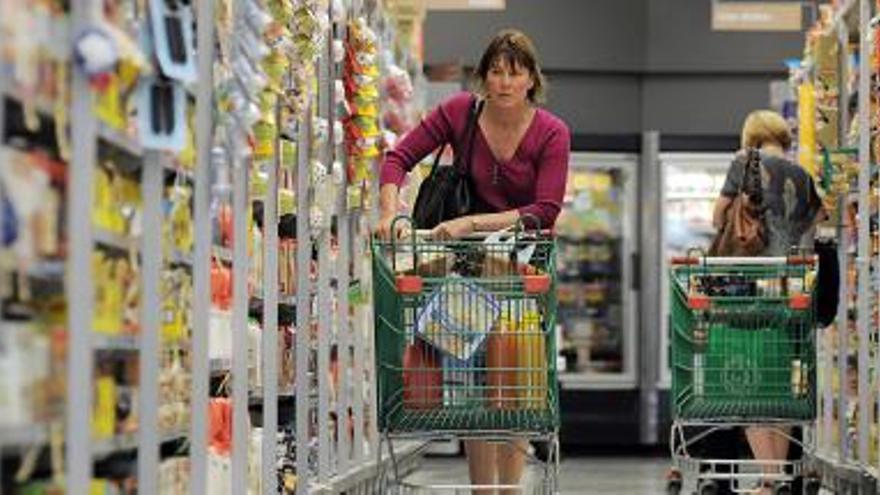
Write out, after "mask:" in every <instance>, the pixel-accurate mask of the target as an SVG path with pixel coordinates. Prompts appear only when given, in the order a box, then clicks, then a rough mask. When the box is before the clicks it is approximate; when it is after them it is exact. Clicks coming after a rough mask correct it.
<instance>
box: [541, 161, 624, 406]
mask: <svg viewBox="0 0 880 495" xmlns="http://www.w3.org/2000/svg"><path fill="white" fill-rule="evenodd" d="M637 167H638V157H637V156H636V155H624V154H601V153H575V154H573V155H572V159H571V164H570V170H569V178H568V186H567V193H566V198H565V204H564V206H563V210H562V212H561V213H560V216H559V220H558V221H557V224H556V233H557V246H558V255H557V268H558V275H559V283H558V288H557V291H558V293H557V295H558V301H559V311H558V329H559V335H560V340H561V342H560V345H559V349H560V354H561V356H562V359H560V381H561V384H562V386H563V387H564V388H566V389H632V388H635V387H636V384H637V379H636V369H635V352H636V349H635V321H636V320H635V314H634V306H633V303H634V301H635V292H634V290H633V283H632V277H633V266H632V260H633V258H634V254H635V251H634V249H635V246H636V245H637V243H636V217H635V215H634V213H635V211H636V209H635V208H636V205H635V201H636V193H637V190H636V184H637V183H636V180H637V175H636V174H637ZM562 362H564V367H563V366H562Z"/></svg>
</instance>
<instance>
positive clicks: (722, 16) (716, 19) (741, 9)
mask: <svg viewBox="0 0 880 495" xmlns="http://www.w3.org/2000/svg"><path fill="white" fill-rule="evenodd" d="M802 22H803V11H802V6H801V3H800V2H719V1H715V2H712V30H713V31H800V30H801V29H802Z"/></svg>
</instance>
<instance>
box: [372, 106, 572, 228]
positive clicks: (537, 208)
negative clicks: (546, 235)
mask: <svg viewBox="0 0 880 495" xmlns="http://www.w3.org/2000/svg"><path fill="white" fill-rule="evenodd" d="M471 101H472V100H471V95H470V93H466V92H462V93H459V94H456V95H454V96H452V97H450V98H449V99H447V100H446V101H444V102H443V103H441V104H440V105H439V106H438V107H437V108H436V109H434V110H433V111H432V112H431V113H430V114H429V115H428V116H427V117H425V118H424V119H422V121H421V122H420V123H419V125H418V126H417V127H415V128H414V129H412V130H411V131H410V132H409V133H407V134H406V136H404V137H403V139H401V140H400V141H399V142H398V143H397V145H396V146H395V148H394V149H393V150H391V151H389V152H388V153H387V154H386V155H385V160H384V162H383V163H382V170H381V176H380V183H381V184H382V185H385V184H396V185H398V186H399V185H400V184H401V183H402V182H403V179H404V177H406V174H407V173H408V172H409V171H410V170H412V168H413V167H414V166H415V164H416V163H418V162H419V161H421V160H422V158H424V157H425V156H427V155H428V154H429V153H431V152H432V151H433V150H435V149H437V148H438V147H439V146H440V145H442V144H443V143H451V144H452V149H453V151H454V152H455V153H456V154H457V153H459V151H460V150H461V148H462V147H463V146H464V143H463V141H464V140H465V139H466V138H465V137H464V133H465V127H466V126H467V118H468V112H469V110H470V105H471ZM569 144H570V134H569V130H568V126H566V125H565V123H564V122H563V121H562V120H560V119H559V118H558V117H556V116H555V115H553V114H552V113H550V112H548V111H546V110H544V109H541V108H539V109H538V110H537V112H536V113H535V117H534V119H533V120H532V123H531V124H530V125H529V128H528V130H526V133H525V135H524V136H523V138H522V141H520V144H519V147H518V148H517V150H516V152H515V153H514V155H513V158H512V159H510V160H509V161H507V162H501V161H499V160H496V159H495V156H494V155H493V154H492V150H491V149H490V148H489V144H488V142H487V141H486V138H485V136H483V132H482V130H481V129H480V128H479V126H478V127H477V129H476V131H475V132H474V150H473V161H472V163H471V167H470V174H471V178H472V180H473V184H474V192H475V193H476V194H477V196H478V198H479V199H480V200H481V203H483V204H484V205H485V206H486V207H488V209H489V210H490V211H494V212H501V211H507V210H512V209H518V210H519V212H520V214H521V215H524V214H531V215H535V216H537V217H538V218H539V219H540V220H541V226H542V227H543V228H549V227H552V226H553V224H554V222H555V221H556V216H557V215H559V209H560V208H561V206H562V200H563V196H564V194H565V182H566V180H567V178H568V156H569ZM496 166H497V167H498V178H497V181H493V173H494V169H495V167H496Z"/></svg>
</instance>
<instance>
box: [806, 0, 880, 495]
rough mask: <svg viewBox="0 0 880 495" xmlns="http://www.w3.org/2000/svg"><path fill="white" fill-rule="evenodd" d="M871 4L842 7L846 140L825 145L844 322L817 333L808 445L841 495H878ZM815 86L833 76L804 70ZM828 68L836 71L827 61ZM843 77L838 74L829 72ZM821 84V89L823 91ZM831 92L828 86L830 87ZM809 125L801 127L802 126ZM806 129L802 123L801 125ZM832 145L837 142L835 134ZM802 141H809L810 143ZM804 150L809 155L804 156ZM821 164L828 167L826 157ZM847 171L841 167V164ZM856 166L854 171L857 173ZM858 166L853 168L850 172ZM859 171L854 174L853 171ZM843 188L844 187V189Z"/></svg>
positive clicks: (835, 28) (841, 134) (832, 31)
mask: <svg viewBox="0 0 880 495" xmlns="http://www.w3.org/2000/svg"><path fill="white" fill-rule="evenodd" d="M873 3H874V2H871V1H870V0H858V1H855V0H851V1H847V2H843V3H841V4H840V5H839V6H838V7H839V8H838V10H837V11H836V12H834V14H833V16H832V18H831V22H830V24H829V26H828V31H827V32H828V33H829V34H828V35H827V36H829V37H833V36H836V38H837V43H838V45H837V50H838V57H839V64H838V69H837V70H836V74H837V80H836V85H837V87H839V91H838V94H837V104H836V109H837V112H838V120H837V123H836V124H837V126H838V129H837V134H836V135H835V136H832V137H831V138H832V139H831V141H833V142H832V143H829V142H824V143H821V142H820V145H823V146H824V148H825V150H826V151H827V154H826V155H825V158H826V160H827V159H830V160H831V161H830V162H829V163H828V165H829V166H830V168H826V169H825V170H824V171H823V173H824V175H828V174H829V172H830V176H829V177H825V178H824V179H825V187H826V188H827V190H828V191H829V192H831V191H833V192H834V193H836V194H837V199H836V208H835V211H834V214H835V218H834V222H833V224H834V227H833V228H825V229H824V232H820V234H821V235H825V236H830V237H834V238H836V240H837V249H838V253H837V256H838V260H839V262H840V267H841V269H840V276H841V278H840V287H841V289H840V305H839V306H838V314H837V319H836V322H835V324H834V325H833V326H831V327H829V328H828V329H825V330H822V331H820V333H818V334H817V346H818V360H817V365H818V366H819V368H818V369H819V371H818V373H817V376H818V382H819V387H818V391H817V394H818V396H817V400H818V403H819V417H818V419H817V424H816V428H815V430H814V431H808V432H807V434H806V438H808V439H810V440H811V441H812V442H813V444H814V445H815V447H816V458H815V459H816V468H817V469H818V471H819V472H820V473H821V474H822V477H823V479H824V484H825V485H827V486H828V487H829V488H831V489H833V490H836V491H837V492H838V493H850V492H857V493H873V492H875V491H876V490H877V486H878V477H877V473H878V472H880V471H878V469H877V465H878V462H880V460H878V458H877V446H878V439H877V434H876V432H877V412H876V411H877V403H876V401H877V396H878V394H877V393H876V388H877V384H878V383H880V381H878V372H880V368H878V366H877V363H878V361H877V359H878V358H880V352H878V342H877V335H878V319H877V311H878V297H877V290H878V289H877V273H878V269H880V252H878V250H877V244H876V240H875V238H876V236H877V234H878V233H877V229H876V225H875V224H876V221H875V219H876V217H877V208H876V204H875V203H876V198H877V192H878V190H877V188H878V186H880V184H878V180H877V176H876V167H875V166H873V165H872V164H873V163H874V162H875V161H876V159H877V157H876V156H874V155H873V152H872V149H873V139H874V137H872V132H871V126H872V125H873V124H874V122H873V120H874V117H873V115H874V114H875V112H876V107H875V105H876V98H877V96H878V92H877V88H876V87H875V86H874V85H873V84H872V79H873V77H876V76H872V72H874V71H875V70H876V68H874V67H872V65H874V59H875V57H876V55H877V54H876V52H875V47H874V43H875V42H874V39H875V37H876V33H873V32H872V31H873V30H874V28H873V27H872V22H873V21H872V19H873V14H874V12H875V11H876V7H875V6H873V5H872V4H873ZM852 52H854V53H856V54H858V56H859V59H860V63H859V64H858V72H857V73H856V74H855V75H856V76H857V77H856V80H857V85H856V86H853V87H850V86H849V85H848V84H847V82H846V81H848V80H849V74H848V72H849V71H850V70H851V67H850V64H849V60H850V58H849V56H850V53H852ZM805 65H806V66H807V68H809V69H811V70H810V71H809V72H808V73H810V74H811V75H812V77H814V78H818V77H825V78H827V77H828V74H827V73H826V74H821V73H819V72H818V69H816V68H815V67H816V66H818V65H820V64H815V63H808V64H805ZM825 66H826V67H827V66H828V64H827V62H826V64H825ZM828 72H829V73H834V72H835V71H833V70H831V71H828ZM818 85H819V83H818V82H817V86H818ZM826 86H827V84H824V85H823V86H822V87H826ZM853 92H856V93H857V97H858V106H857V108H856V110H855V112H854V113H853V115H849V114H850V112H849V101H850V97H851V95H852V94H853ZM803 118H808V117H802V119H801V122H802V123H803ZM802 127H803V124H802ZM825 140H826V141H828V140H829V137H828V136H826V137H825ZM801 142H802V143H803V142H804V141H803V139H802V140H801ZM804 152H805V150H801V156H802V157H803V156H804ZM817 162H818V163H823V161H822V160H819V159H817ZM841 164H842V165H841ZM848 164H849V165H848ZM848 167H849V168H848ZM852 167H854V168H855V172H854V171H853V168H852ZM835 184H836V185H835Z"/></svg>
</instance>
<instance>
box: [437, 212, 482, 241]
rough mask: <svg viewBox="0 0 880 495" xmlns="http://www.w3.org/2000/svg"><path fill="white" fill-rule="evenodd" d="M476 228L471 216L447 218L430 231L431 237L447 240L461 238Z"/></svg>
mask: <svg viewBox="0 0 880 495" xmlns="http://www.w3.org/2000/svg"><path fill="white" fill-rule="evenodd" d="M475 230H476V225H475V224H474V218H473V217H471V216H468V217H461V218H456V219H454V220H448V221H446V222H443V223H441V224H440V225H437V226H436V227H434V230H432V231H431V238H432V239H434V240H438V241H447V240H453V239H461V238H462V237H466V236H468V235H470V234H473V233H474V231H475Z"/></svg>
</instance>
